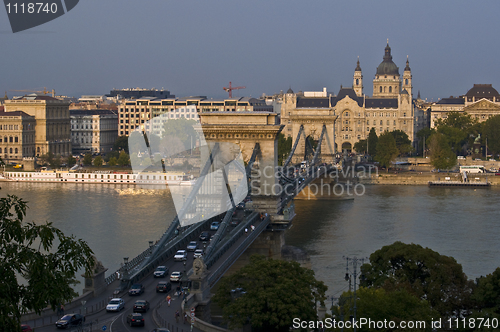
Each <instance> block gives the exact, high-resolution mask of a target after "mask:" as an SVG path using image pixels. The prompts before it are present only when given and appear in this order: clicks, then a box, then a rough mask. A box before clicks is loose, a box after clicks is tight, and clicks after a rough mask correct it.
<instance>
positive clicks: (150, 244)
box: [149, 241, 154, 254]
mask: <svg viewBox="0 0 500 332" xmlns="http://www.w3.org/2000/svg"><path fill="white" fill-rule="evenodd" d="M153 243H154V242H153V241H149V254H152V253H153Z"/></svg>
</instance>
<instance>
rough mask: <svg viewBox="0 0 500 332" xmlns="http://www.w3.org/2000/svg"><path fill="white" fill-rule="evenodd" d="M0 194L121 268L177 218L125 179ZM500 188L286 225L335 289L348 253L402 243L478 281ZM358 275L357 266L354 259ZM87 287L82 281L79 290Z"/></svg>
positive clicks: (310, 205)
mask: <svg viewBox="0 0 500 332" xmlns="http://www.w3.org/2000/svg"><path fill="white" fill-rule="evenodd" d="M1 187H2V190H1V191H0V196H2V197H4V196H5V195H7V194H13V195H17V196H19V197H22V198H23V199H24V200H26V201H28V206H29V210H28V213H27V218H26V220H28V221H35V222H37V223H39V222H43V221H45V220H48V221H51V222H53V223H54V226H56V227H58V228H60V229H61V230H62V231H63V232H64V233H66V234H74V235H75V236H76V237H78V238H82V239H84V240H85V241H87V242H88V243H89V245H90V247H91V248H92V249H93V251H94V252H95V255H96V257H97V258H98V260H100V261H102V263H103V265H104V266H105V267H107V268H109V270H108V273H107V274H106V275H109V274H110V273H112V272H114V271H115V270H116V269H117V268H119V267H120V264H121V262H123V257H130V258H133V257H135V256H136V255H137V254H139V253H140V252H142V251H143V250H144V249H146V247H147V246H148V241H156V240H157V239H158V238H159V237H160V236H161V234H162V233H163V232H164V231H165V230H166V229H167V228H168V226H169V225H170V223H171V221H172V220H173V218H174V217H175V208H174V204H173V202H172V199H171V196H170V194H169V192H168V191H165V190H164V191H157V192H156V193H155V194H154V195H119V194H118V192H117V190H116V189H125V188H128V187H127V185H99V184H95V185H94V184H68V183H65V184H57V183H54V184H51V183H43V184H42V183H14V182H9V183H7V182H4V183H1ZM499 201H500V188H491V189H476V190H474V189H469V188H429V187H427V186H367V187H366V191H365V193H364V195H362V196H356V198H355V199H354V200H349V201H306V200H301V201H296V202H295V204H296V213H297V216H296V217H295V219H294V220H293V226H292V227H291V228H290V229H289V230H288V231H287V232H286V236H285V238H286V242H287V244H289V245H293V246H297V247H300V248H302V249H305V250H306V251H307V252H308V253H309V254H310V256H311V265H312V268H313V270H314V271H315V273H316V277H317V278H318V279H320V280H323V281H324V282H325V283H326V285H327V286H328V291H327V294H328V295H332V296H338V295H340V293H341V292H342V291H344V290H346V289H347V287H348V285H347V282H346V281H345V280H344V276H345V273H346V262H345V260H344V259H343V256H347V257H351V258H352V257H354V256H356V257H358V258H363V257H368V256H369V255H370V254H371V253H372V252H373V251H375V250H377V249H380V248H381V247H382V246H384V245H389V244H392V243H394V242H395V241H403V242H405V243H416V244H420V245H422V246H424V247H429V248H431V249H433V250H435V251H437V252H439V253H441V254H444V255H449V256H453V257H454V258H455V259H456V260H457V261H458V262H459V263H460V264H462V266H463V268H464V272H465V273H466V274H467V276H468V277H469V278H471V279H473V278H476V277H479V276H481V275H486V274H488V273H491V272H493V271H494V270H495V268H497V267H498V266H500V260H499V259H498V257H499V255H500V241H498V239H499V238H500V218H499V217H500V212H499V211H498V202H499ZM350 269H351V272H352V266H350ZM78 288H80V289H79V290H81V287H77V289H78Z"/></svg>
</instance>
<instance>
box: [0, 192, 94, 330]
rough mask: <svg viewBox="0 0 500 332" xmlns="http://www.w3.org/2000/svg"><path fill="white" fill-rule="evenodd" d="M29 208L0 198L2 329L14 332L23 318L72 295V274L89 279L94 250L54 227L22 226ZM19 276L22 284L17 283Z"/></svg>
mask: <svg viewBox="0 0 500 332" xmlns="http://www.w3.org/2000/svg"><path fill="white" fill-rule="evenodd" d="M26 209H27V205H26V202H25V201H23V200H22V199H20V198H18V197H16V196H13V195H8V196H7V197H5V198H0V214H1V222H0V280H1V281H2V283H1V291H0V327H1V328H2V329H3V330H4V331H18V330H19V324H20V319H21V314H22V313H26V312H29V311H31V310H33V311H35V312H37V313H40V312H41V310H42V309H44V308H46V307H47V306H51V307H52V308H53V309H55V308H56V306H58V305H59V304H60V303H66V302H67V301H70V300H71V299H72V298H73V297H74V295H76V293H75V292H74V291H73V289H72V288H71V285H72V284H74V283H75V282H76V281H75V274H76V272H77V271H78V270H79V269H81V268H84V269H85V271H86V272H87V273H89V271H90V269H91V265H92V264H93V257H92V254H93V253H92V250H91V249H90V248H89V246H88V245H87V243H86V242H85V241H82V240H77V239H76V238H75V237H74V236H66V235H64V234H63V233H62V232H61V231H60V230H59V229H57V228H55V227H53V226H52V223H49V222H47V223H45V224H41V225H37V224H35V223H33V222H28V223H25V222H23V219H24V217H25V216H26ZM18 276H21V277H22V278H24V279H25V280H26V281H25V282H24V283H21V282H20V281H19V280H18Z"/></svg>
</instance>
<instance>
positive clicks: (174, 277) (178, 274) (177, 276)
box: [170, 271, 182, 282]
mask: <svg viewBox="0 0 500 332" xmlns="http://www.w3.org/2000/svg"><path fill="white" fill-rule="evenodd" d="M181 277H182V272H179V271H175V272H172V274H171V275H170V281H172V282H178V281H181Z"/></svg>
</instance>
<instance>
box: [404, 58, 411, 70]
mask: <svg viewBox="0 0 500 332" xmlns="http://www.w3.org/2000/svg"><path fill="white" fill-rule="evenodd" d="M410 70H411V69H410V61H409V60H408V55H407V56H406V67H405V71H410Z"/></svg>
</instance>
